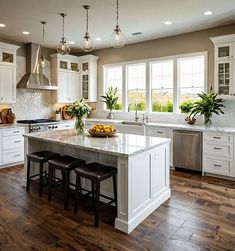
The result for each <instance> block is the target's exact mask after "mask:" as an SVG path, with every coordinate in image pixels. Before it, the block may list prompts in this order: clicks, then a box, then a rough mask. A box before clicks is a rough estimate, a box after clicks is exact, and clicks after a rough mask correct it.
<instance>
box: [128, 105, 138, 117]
mask: <svg viewBox="0 0 235 251" xmlns="http://www.w3.org/2000/svg"><path fill="white" fill-rule="evenodd" d="M131 104H132V103H130V104H129V105H128V112H130V106H131ZM133 104H134V105H135V122H138V119H139V117H138V113H137V112H138V106H137V104H136V103H133Z"/></svg>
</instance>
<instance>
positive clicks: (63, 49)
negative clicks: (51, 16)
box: [57, 13, 70, 55]
mask: <svg viewBox="0 0 235 251" xmlns="http://www.w3.org/2000/svg"><path fill="white" fill-rule="evenodd" d="M60 16H61V17H62V18H63V36H62V38H61V41H60V43H59V45H58V46H57V52H58V53H60V54H61V55H65V54H68V53H69V52H70V48H69V45H68V44H67V42H66V38H65V36H64V18H65V17H66V16H67V15H66V14H65V13H60Z"/></svg>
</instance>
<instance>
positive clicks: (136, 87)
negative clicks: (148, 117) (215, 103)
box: [104, 52, 207, 113]
mask: <svg viewBox="0 0 235 251" xmlns="http://www.w3.org/2000/svg"><path fill="white" fill-rule="evenodd" d="M206 62H207V53H206V52H198V53H191V54H186V55H178V56H172V57H166V58H159V59H153V60H150V59H149V60H143V61H138V62H128V63H120V64H118V65H107V66H104V74H105V89H104V90H105V91H107V90H108V87H111V86H112V87H113V88H116V87H117V90H118V92H117V94H118V96H119V100H118V103H117V105H116V107H115V110H122V111H125V112H127V111H133V110H135V109H136V106H137V109H138V111H143V112H145V111H146V112H154V113H180V109H179V105H180V104H182V103H183V102H185V101H186V102H188V101H192V102H193V101H195V100H196V99H197V93H200V92H201V91H206V84H207V83H206V77H205V76H206V74H207V72H206V69H207V63H206ZM123 102H124V103H123Z"/></svg>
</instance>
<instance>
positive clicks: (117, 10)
mask: <svg viewBox="0 0 235 251" xmlns="http://www.w3.org/2000/svg"><path fill="white" fill-rule="evenodd" d="M116 13H117V17H116V21H117V25H119V23H118V21H119V3H118V0H117V9H116Z"/></svg>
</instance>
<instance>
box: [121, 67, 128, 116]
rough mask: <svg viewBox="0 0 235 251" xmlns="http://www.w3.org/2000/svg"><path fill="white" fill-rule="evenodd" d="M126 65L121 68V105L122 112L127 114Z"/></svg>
mask: <svg viewBox="0 0 235 251" xmlns="http://www.w3.org/2000/svg"><path fill="white" fill-rule="evenodd" d="M126 68H127V67H126V65H123V66H122V103H123V111H124V112H127V110H128V100H127V97H128V95H127V69H126Z"/></svg>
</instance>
